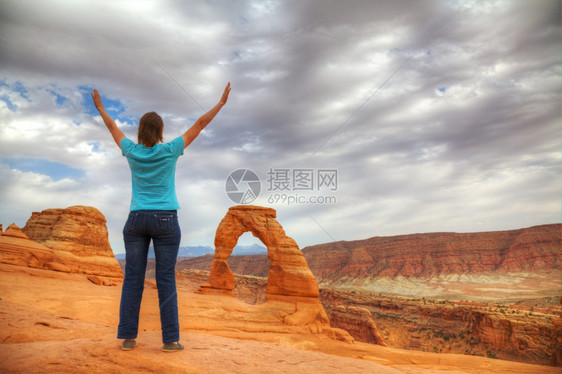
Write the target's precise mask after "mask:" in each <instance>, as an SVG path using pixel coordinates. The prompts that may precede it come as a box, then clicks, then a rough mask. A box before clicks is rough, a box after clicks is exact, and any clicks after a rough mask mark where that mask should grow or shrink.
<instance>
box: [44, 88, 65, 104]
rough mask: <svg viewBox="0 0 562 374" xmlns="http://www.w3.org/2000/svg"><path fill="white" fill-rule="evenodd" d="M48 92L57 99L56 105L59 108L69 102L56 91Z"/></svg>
mask: <svg viewBox="0 0 562 374" xmlns="http://www.w3.org/2000/svg"><path fill="white" fill-rule="evenodd" d="M47 92H48V93H50V94H51V95H53V96H54V97H55V103H56V104H57V106H62V105H63V104H64V103H65V101H66V100H68V98H66V97H64V96H62V95H59V94H58V93H56V92H55V91H54V90H47Z"/></svg>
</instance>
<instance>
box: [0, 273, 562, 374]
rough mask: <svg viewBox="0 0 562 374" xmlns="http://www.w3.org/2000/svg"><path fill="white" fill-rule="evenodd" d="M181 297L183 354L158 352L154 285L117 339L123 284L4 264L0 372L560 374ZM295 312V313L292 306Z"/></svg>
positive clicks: (187, 292) (206, 298) (275, 309)
mask: <svg viewBox="0 0 562 374" xmlns="http://www.w3.org/2000/svg"><path fill="white" fill-rule="evenodd" d="M192 288H193V287H187V286H186V287H181V288H180V289H179V291H178V299H179V305H180V326H181V330H182V332H181V336H182V343H183V344H184V345H185V346H186V349H185V350H184V351H181V352H174V353H164V352H162V351H161V346H162V342H161V335H160V326H159V325H160V322H159V316H158V303H157V294H156V289H155V288H154V286H153V283H151V282H148V283H147V285H146V287H145V294H144V298H143V304H142V308H141V324H140V333H139V337H138V344H137V346H136V347H135V349H133V350H132V351H128V352H124V351H122V350H121V349H120V341H119V340H117V339H116V326H117V321H118V316H117V312H118V305H119V298H120V293H121V289H120V284H118V285H117V286H113V287H110V286H98V285H95V284H93V283H92V282H90V281H88V280H87V278H86V276H84V275H80V274H67V273H58V272H54V271H48V270H38V269H31V268H23V267H18V266H12V265H4V264H0V343H2V344H0V372H2V373H39V372H41V373H42V372H53V373H70V372H88V373H92V372H94V373H97V372H104V373H121V372H168V373H494V374H497V373H529V374H530V373H541V374H548V373H562V368H552V367H545V366H535V365H526V364H520V363H515V362H509V361H502V360H495V359H489V358H483V357H473V356H464V355H454V354H435V353H426V352H415V351H408V350H401V349H395V348H388V347H380V346H375V345H370V344H364V343H359V342H356V343H355V344H349V343H344V342H341V341H337V340H333V339H330V338H328V337H327V336H326V335H324V334H312V333H310V332H309V330H308V328H302V327H289V326H286V325H283V323H282V322H281V318H280V316H282V315H283V313H286V311H284V310H283V309H284V308H287V306H283V305H272V304H269V305H266V304H262V305H249V304H245V303H243V302H241V301H240V300H237V299H234V298H231V297H225V296H211V295H199V294H194V293H193V292H192ZM289 308H290V306H289Z"/></svg>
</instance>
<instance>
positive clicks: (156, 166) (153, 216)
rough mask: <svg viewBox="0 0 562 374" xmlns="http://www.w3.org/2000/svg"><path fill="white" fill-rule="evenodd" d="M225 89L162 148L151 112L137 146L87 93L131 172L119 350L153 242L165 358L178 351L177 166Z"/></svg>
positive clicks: (134, 318) (134, 320)
mask: <svg viewBox="0 0 562 374" xmlns="http://www.w3.org/2000/svg"><path fill="white" fill-rule="evenodd" d="M229 93H230V83H228V84H227V85H226V88H225V89H224V93H223V94H222V97H221V99H220V101H219V103H218V104H217V105H215V106H214V107H213V108H212V109H211V110H210V111H209V112H207V113H205V114H204V115H203V116H201V117H200V118H199V119H198V120H197V121H195V123H194V124H193V126H191V127H190V128H189V129H188V130H187V131H186V132H185V133H184V134H183V135H182V136H179V137H177V138H176V139H174V140H172V141H171V142H169V143H165V144H161V143H162V142H163V137H162V132H163V129H164V123H163V122H162V118H161V117H160V116H159V115H158V114H156V113H155V112H149V113H146V114H145V115H143V116H142V118H141V119H140V122H139V130H138V144H135V143H133V142H132V141H131V140H129V139H127V137H126V136H125V134H123V132H122V131H121V130H120V129H119V128H118V127H117V125H116V124H115V121H113V119H112V118H111V117H110V116H109V115H108V114H107V112H106V110H105V109H104V107H103V104H102V101H101V98H100V95H99V93H98V91H97V90H94V91H93V92H92V99H93V100H94V105H95V106H96V109H97V110H98V112H99V113H100V115H101V118H102V119H103V122H104V123H105V125H106V126H107V128H108V130H109V132H110V133H111V135H112V136H113V139H114V140H115V143H117V145H118V146H119V148H121V152H122V154H123V156H125V157H126V158H127V161H128V162H129V167H130V169H131V179H132V188H133V193H132V198H131V211H130V213H129V218H128V219H127V223H126V224H125V227H124V228H123V239H124V241H125V251H126V265H125V279H124V281H123V290H122V292H121V304H120V308H119V327H118V330H117V338H118V339H124V340H123V342H122V344H121V348H122V349H123V350H125V351H128V350H131V349H133V347H134V346H135V344H136V338H137V333H138V326H139V311H140V305H141V299H142V292H143V289H144V275H145V271H146V259H147V254H148V247H149V245H150V241H151V240H152V242H153V246H154V254H155V257H156V285H157V287H158V300H159V306H160V323H161V326H162V341H163V343H164V346H163V347H162V350H163V351H165V352H173V351H178V350H182V349H183V348H184V347H183V345H182V344H180V343H179V321H178V301H177V293H176V278H175V267H176V258H177V255H178V249H179V245H180V238H181V233H180V227H179V224H178V217H177V209H179V205H178V201H177V198H176V191H175V170H176V161H177V159H178V157H179V156H181V155H182V154H183V150H184V148H186V147H187V146H188V145H189V144H191V142H192V141H193V140H194V139H195V138H196V137H197V135H199V133H200V132H201V130H203V129H204V128H205V126H207V125H208V124H209V122H211V120H212V119H213V118H214V117H215V116H216V115H217V113H218V112H219V111H220V110H221V108H222V107H223V106H224V105H225V104H226V101H227V100H228V94H229Z"/></svg>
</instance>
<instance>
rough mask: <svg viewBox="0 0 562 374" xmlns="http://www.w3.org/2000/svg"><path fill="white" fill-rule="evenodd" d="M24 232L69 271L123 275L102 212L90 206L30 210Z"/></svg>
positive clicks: (112, 275) (114, 275)
mask: <svg viewBox="0 0 562 374" xmlns="http://www.w3.org/2000/svg"><path fill="white" fill-rule="evenodd" d="M23 232H24V233H25V234H26V235H27V237H28V238H29V239H30V240H33V241H34V242H37V243H39V244H42V245H44V246H45V247H48V248H50V249H52V250H53V252H54V254H55V255H56V257H57V261H56V262H58V263H62V264H63V265H65V266H66V267H68V268H69V269H70V271H71V272H79V273H84V274H95V275H102V276H108V277H122V272H121V268H120V267H119V263H118V262H117V260H116V259H115V256H114V254H113V251H112V250H111V246H110V244H109V239H108V233H107V227H106V220H105V217H104V215H103V214H102V213H101V212H100V211H99V210H97V209H96V208H93V207H88V206H72V207H69V208H66V209H46V210H43V211H42V212H33V214H32V216H31V218H29V220H28V221H27V223H26V225H25V227H24V228H23Z"/></svg>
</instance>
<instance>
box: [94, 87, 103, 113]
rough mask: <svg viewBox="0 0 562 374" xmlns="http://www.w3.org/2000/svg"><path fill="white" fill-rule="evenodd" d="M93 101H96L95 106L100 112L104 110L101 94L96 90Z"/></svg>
mask: <svg viewBox="0 0 562 374" xmlns="http://www.w3.org/2000/svg"><path fill="white" fill-rule="evenodd" d="M92 100H94V105H95V107H96V109H97V110H98V112H99V111H100V109H103V103H102V102H101V97H100V94H99V93H98V90H96V89H95V88H94V91H93V92H92Z"/></svg>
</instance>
